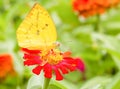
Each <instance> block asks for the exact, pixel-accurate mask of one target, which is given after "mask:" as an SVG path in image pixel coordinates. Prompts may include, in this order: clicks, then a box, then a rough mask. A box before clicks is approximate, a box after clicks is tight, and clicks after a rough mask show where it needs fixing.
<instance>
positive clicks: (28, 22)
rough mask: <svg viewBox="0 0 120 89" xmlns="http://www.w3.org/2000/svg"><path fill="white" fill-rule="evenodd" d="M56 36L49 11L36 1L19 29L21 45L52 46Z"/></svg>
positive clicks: (41, 47)
mask: <svg viewBox="0 0 120 89" xmlns="http://www.w3.org/2000/svg"><path fill="white" fill-rule="evenodd" d="M56 38H57V34H56V28H55V26H54V23H53V21H52V19H51V17H50V16H49V13H48V12H47V11H46V10H45V9H44V8H43V7H41V6H40V5H39V4H38V3H36V4H35V5H34V6H33V8H32V9H31V11H30V12H29V14H28V15H27V16H26V18H25V19H24V20H23V22H22V23H21V25H20V26H19V28H18V30H17V40H18V44H19V46H20V47H23V48H28V49H37V50H38V49H44V48H46V47H52V46H53V44H54V43H55V41H56Z"/></svg>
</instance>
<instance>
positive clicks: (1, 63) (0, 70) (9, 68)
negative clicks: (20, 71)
mask: <svg viewBox="0 0 120 89" xmlns="http://www.w3.org/2000/svg"><path fill="white" fill-rule="evenodd" d="M13 73H14V69H13V62H12V56H11V55H10V54H0V78H4V77H6V76H7V75H8V74H13Z"/></svg>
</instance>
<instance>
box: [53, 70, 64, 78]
mask: <svg viewBox="0 0 120 89" xmlns="http://www.w3.org/2000/svg"><path fill="white" fill-rule="evenodd" d="M54 71H55V75H56V80H63V76H62V75H61V73H60V71H59V70H58V68H54Z"/></svg>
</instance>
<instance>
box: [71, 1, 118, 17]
mask: <svg viewBox="0 0 120 89" xmlns="http://www.w3.org/2000/svg"><path fill="white" fill-rule="evenodd" d="M119 2H120V0H106V1H105V0H73V2H72V5H73V9H74V11H76V12H78V14H79V15H81V16H84V17H88V16H93V15H96V14H101V13H104V12H105V11H106V9H108V8H110V7H113V6H115V5H116V4H118V3H119Z"/></svg>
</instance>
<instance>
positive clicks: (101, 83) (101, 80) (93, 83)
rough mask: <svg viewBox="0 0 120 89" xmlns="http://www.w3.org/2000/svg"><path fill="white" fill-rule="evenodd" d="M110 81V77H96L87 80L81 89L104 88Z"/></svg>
mask: <svg viewBox="0 0 120 89" xmlns="http://www.w3.org/2000/svg"><path fill="white" fill-rule="evenodd" d="M109 82H110V78H108V77H95V78H93V79H91V80H89V81H87V82H86V83H85V84H84V85H83V86H82V87H81V88H80V89H104V87H105V85H106V84H107V83H109Z"/></svg>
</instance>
